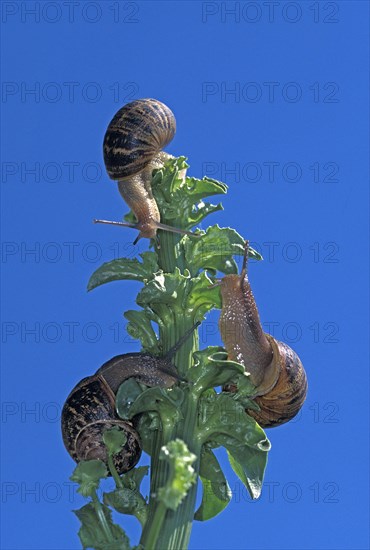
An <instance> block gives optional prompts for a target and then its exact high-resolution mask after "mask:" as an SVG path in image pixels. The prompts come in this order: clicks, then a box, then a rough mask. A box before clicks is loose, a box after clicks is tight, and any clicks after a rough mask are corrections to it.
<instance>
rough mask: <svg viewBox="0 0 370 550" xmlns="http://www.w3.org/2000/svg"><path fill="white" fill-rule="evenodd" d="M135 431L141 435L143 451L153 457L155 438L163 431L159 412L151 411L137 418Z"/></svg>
mask: <svg viewBox="0 0 370 550" xmlns="http://www.w3.org/2000/svg"><path fill="white" fill-rule="evenodd" d="M135 429H136V430H137V431H138V433H139V435H140V440H141V444H142V447H143V451H144V452H145V453H146V454H147V455H149V456H152V455H153V445H154V438H155V437H156V436H157V434H158V431H159V430H161V420H160V417H159V415H158V413H157V412H154V411H149V412H147V413H145V414H141V415H139V416H137V417H136V418H135Z"/></svg>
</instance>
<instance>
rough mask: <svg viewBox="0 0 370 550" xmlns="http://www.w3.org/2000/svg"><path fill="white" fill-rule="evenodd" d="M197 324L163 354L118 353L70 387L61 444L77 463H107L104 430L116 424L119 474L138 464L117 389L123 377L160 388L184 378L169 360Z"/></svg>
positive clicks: (131, 430)
mask: <svg viewBox="0 0 370 550" xmlns="http://www.w3.org/2000/svg"><path fill="white" fill-rule="evenodd" d="M199 324H200V323H197V324H196V325H194V327H192V328H191V329H190V330H189V331H188V332H186V333H185V335H184V336H183V337H182V338H181V339H180V340H179V341H178V342H177V344H176V345H175V346H173V347H172V348H171V349H170V351H169V352H168V353H167V354H166V355H165V356H164V357H157V356H155V355H151V354H149V353H126V354H123V355H117V356H115V357H113V358H112V359H110V360H109V361H107V362H106V363H104V364H103V365H102V366H101V367H100V368H99V369H98V370H97V371H96V373H95V374H94V375H93V376H88V377H87V378H84V379H83V380H81V381H80V382H79V383H78V384H77V385H76V386H75V387H74V388H73V390H72V391H71V393H70V394H69V396H68V397H67V400H66V402H65V404H64V407H63V410H62V415H61V422H62V436H63V442H64V445H65V447H66V449H67V451H68V453H69V454H70V455H71V457H72V458H73V459H74V460H75V461H76V462H79V461H80V460H92V459H100V460H102V461H104V462H106V461H107V458H108V457H107V451H106V448H105V445H104V442H103V433H104V431H105V430H108V429H111V428H113V427H114V426H118V427H119V428H121V429H122V430H123V431H124V432H125V435H126V437H127V442H126V444H125V445H124V447H123V448H122V450H121V452H120V453H118V454H116V455H115V456H114V457H113V461H114V465H115V467H116V469H117V471H118V473H119V474H122V473H124V472H127V471H129V470H131V468H133V467H134V466H135V465H136V464H137V462H138V461H139V459H140V455H141V442H140V438H139V435H138V433H137V432H136V430H135V429H134V427H133V426H132V424H131V423H130V422H127V421H124V420H122V419H120V418H119V416H118V415H117V413H116V410H115V397H116V394H117V391H118V389H119V387H120V385H121V384H122V383H123V382H124V381H125V380H128V379H129V378H132V377H134V378H135V379H137V380H138V381H139V382H142V383H143V384H145V385H147V386H151V387H153V386H161V387H163V388H170V387H172V386H173V385H174V384H175V383H176V382H178V381H179V380H183V379H182V378H181V377H180V376H179V375H178V374H177V371H176V368H175V367H174V365H173V364H172V362H171V359H172V358H173V356H174V355H175V353H176V352H177V350H178V349H179V348H180V347H181V346H182V344H183V343H184V342H185V340H186V339H187V338H188V337H189V336H190V334H191V333H192V332H193V331H194V330H195V328H197V327H198V326H199Z"/></svg>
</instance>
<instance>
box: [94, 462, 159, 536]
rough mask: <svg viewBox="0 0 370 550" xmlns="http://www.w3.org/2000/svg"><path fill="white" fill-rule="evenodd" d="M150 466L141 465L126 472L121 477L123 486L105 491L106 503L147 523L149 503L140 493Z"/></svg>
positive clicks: (142, 523) (142, 522)
mask: <svg viewBox="0 0 370 550" xmlns="http://www.w3.org/2000/svg"><path fill="white" fill-rule="evenodd" d="M148 470H149V467H148V466H139V467H138V468H134V469H132V470H130V471H129V472H127V473H126V474H124V475H123V476H122V477H121V480H122V484H123V486H124V487H123V488H122V489H116V490H115V491H112V492H110V493H104V497H103V499H104V503H105V504H107V505H109V506H111V507H112V508H114V509H115V510H116V511H117V512H119V513H121V514H130V515H133V516H135V517H136V518H137V519H138V520H139V521H140V523H141V525H144V524H145V521H146V517H147V504H146V501H145V498H144V497H143V496H142V494H141V493H140V484H141V482H142V480H143V478H144V476H146V475H147V474H148Z"/></svg>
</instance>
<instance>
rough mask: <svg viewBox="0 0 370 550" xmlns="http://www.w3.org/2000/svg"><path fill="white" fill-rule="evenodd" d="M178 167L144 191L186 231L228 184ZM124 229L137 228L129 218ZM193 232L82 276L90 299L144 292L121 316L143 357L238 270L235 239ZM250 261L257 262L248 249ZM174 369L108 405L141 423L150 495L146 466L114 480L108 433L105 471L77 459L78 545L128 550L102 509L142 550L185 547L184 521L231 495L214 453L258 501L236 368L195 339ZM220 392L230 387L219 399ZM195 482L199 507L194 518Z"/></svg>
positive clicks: (255, 445)
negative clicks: (135, 524) (174, 379)
mask: <svg viewBox="0 0 370 550" xmlns="http://www.w3.org/2000/svg"><path fill="white" fill-rule="evenodd" d="M187 168H188V165H187V164H186V161H185V158H183V157H180V158H171V159H170V160H168V161H167V162H166V163H165V165H164V167H163V168H161V169H158V170H155V171H154V173H153V179H152V189H153V194H154V198H155V200H156V202H157V205H158V208H159V211H160V214H161V220H162V221H163V223H164V224H167V225H171V226H174V227H176V228H180V229H183V230H186V231H189V230H190V229H191V228H192V227H194V226H196V225H198V224H200V223H201V222H202V221H203V220H204V218H205V217H206V216H207V215H208V214H211V213H214V212H217V211H219V210H221V209H222V206H221V204H217V205H212V204H208V203H206V202H204V201H203V199H205V198H206V197H209V196H212V195H217V194H224V193H226V191H227V187H226V185H225V184H223V183H220V182H218V181H216V180H213V179H210V178H206V177H205V178H203V179H202V180H198V179H195V178H190V177H187V176H186V175H185V172H186V169H187ZM126 221H128V222H129V223H134V221H135V220H134V217H133V214H132V213H130V214H129V215H127V216H126ZM199 235H200V236H199V237H198V238H194V237H191V236H187V235H185V236H182V235H179V234H177V233H172V232H165V231H159V232H158V236H157V237H158V238H157V240H153V241H152V242H153V245H154V250H153V251H148V252H144V253H143V254H141V261H139V260H138V259H127V258H120V259H116V260H113V261H111V262H108V263H105V264H103V265H102V266H101V267H100V268H99V269H98V270H97V271H95V273H94V274H93V275H92V277H91V278H90V281H89V283H88V289H89V290H92V289H94V288H96V287H98V286H100V285H103V284H106V283H108V282H110V281H116V280H126V279H127V280H136V281H141V282H142V283H143V287H142V289H141V290H140V292H139V294H138V296H137V299H136V302H137V304H138V306H139V307H140V309H138V310H131V311H126V312H125V314H124V315H125V317H126V319H127V320H128V321H129V323H128V328H127V330H128V332H129V333H130V334H131V336H133V337H134V338H136V339H138V340H140V342H141V344H142V349H143V351H144V352H146V353H151V354H153V355H159V354H161V355H165V354H166V353H167V352H168V351H169V349H170V348H171V347H172V346H173V345H174V344H175V343H176V342H177V341H179V340H180V338H181V337H182V336H183V335H184V334H185V333H186V332H187V331H189V330H190V329H191V328H192V327H193V326H194V325H195V323H197V322H202V321H203V320H204V318H205V315H206V314H207V313H208V312H209V311H210V310H211V309H213V308H221V305H222V304H221V296H220V290H219V288H218V287H217V286H215V285H214V282H215V281H214V277H215V276H216V274H217V272H221V273H223V274H226V275H229V274H234V273H235V274H236V273H237V272H238V269H237V264H236V262H235V260H234V256H235V255H243V254H244V249H245V244H244V238H243V237H242V236H241V235H239V234H238V233H237V232H236V231H234V230H233V229H230V228H220V227H219V226H218V225H214V226H211V227H208V228H207V229H206V230H205V231H200V232H199ZM248 254H249V257H251V258H254V259H256V260H260V259H261V257H260V256H259V254H258V253H257V252H256V251H254V250H253V249H251V248H250V249H249V251H248ZM154 326H156V327H157V328H158V332H159V338H157V335H156V332H155V330H154ZM173 363H174V364H175V365H176V367H177V370H178V373H179V375H180V377H181V379H182V380H181V381H180V382H179V383H178V384H176V385H175V386H173V387H171V388H169V389H164V388H162V387H151V388H147V387H146V386H144V385H142V384H139V383H137V382H135V381H134V380H133V379H130V380H127V381H125V382H124V383H123V384H122V385H121V386H120V388H119V390H118V392H117V396H116V408H117V411H118V414H119V416H120V417H121V418H122V419H124V420H130V419H133V418H136V420H137V419H138V420H137V422H136V424H137V425H136V429H137V430H138V432H139V434H140V438H141V442H142V446H143V449H144V451H145V452H146V453H148V454H149V455H150V457H151V466H150V494H149V498H148V499H147V498H145V497H144V496H143V495H142V494H141V493H140V484H141V481H142V479H143V477H144V476H145V475H146V474H147V473H148V471H147V470H148V469H147V468H146V467H140V466H139V467H136V468H134V469H133V470H131V471H129V472H128V473H126V474H123V475H121V476H120V475H119V474H118V472H117V471H116V469H115V466H114V462H113V460H112V456H114V454H115V453H117V452H118V451H119V450H120V449H121V447H122V446H123V445H124V444H125V436H124V434H122V432H120V431H118V430H117V429H115V428H112V429H110V430H108V431H106V432H105V434H104V443H105V445H106V447H107V452H108V457H109V458H108V461H107V465H105V464H104V463H103V462H101V461H99V460H90V461H82V462H80V463H79V464H78V466H77V467H76V469H75V471H74V473H73V475H72V477H71V479H72V480H73V481H76V482H77V483H79V485H80V488H79V492H80V493H81V494H82V495H83V496H85V497H88V498H90V499H91V501H90V502H89V503H88V504H86V505H85V506H84V507H83V508H81V509H80V510H78V511H76V512H75V513H76V514H77V516H78V518H79V519H80V521H81V524H82V525H81V528H80V531H79V536H80V539H81V542H82V545H83V547H84V548H90V547H91V548H95V549H103V548H104V549H126V548H131V546H130V543H129V540H128V537H127V535H126V534H125V532H124V531H123V529H122V528H121V527H120V526H118V525H116V524H114V523H113V522H112V516H111V509H114V510H116V511H117V512H119V513H122V514H132V515H134V516H135V517H136V518H137V519H138V520H139V522H140V524H141V526H142V536H141V540H140V545H139V548H141V547H142V548H145V549H147V550H149V549H150V550H151V549H154V548H163V549H176V550H178V549H180V548H181V549H184V548H187V546H188V542H189V538H190V533H191V526H192V522H193V519H194V518H195V519H196V520H198V521H206V520H208V519H210V518H213V517H214V516H216V515H217V514H219V513H220V512H222V510H223V509H224V508H225V507H226V506H227V504H228V503H229V501H230V498H231V491H230V488H229V485H228V482H227V480H226V478H225V475H224V473H223V471H222V468H221V466H220V464H219V462H218V460H217V458H216V456H215V454H214V452H213V450H214V449H215V448H217V447H224V448H225V449H226V450H227V454H228V457H229V461H230V464H231V466H232V468H233V470H234V472H235V473H236V475H237V476H238V477H239V478H240V480H241V481H242V482H243V484H244V485H245V486H246V488H247V489H248V491H249V493H250V495H251V497H252V498H257V497H258V496H259V494H260V492H261V488H262V482H263V475H264V470H265V466H266V462H267V454H268V451H269V448H270V443H269V441H268V439H267V438H266V435H265V433H264V431H263V430H262V428H261V427H260V426H259V425H258V424H257V423H256V421H255V420H254V419H253V418H252V417H251V416H249V415H248V414H247V413H246V412H245V409H246V408H248V409H253V408H254V409H258V406H257V405H255V403H254V402H253V400H252V399H251V397H252V396H253V393H254V389H255V387H254V386H253V384H251V382H250V381H249V377H248V376H247V375H246V373H245V371H244V367H243V366H242V365H241V364H239V363H237V362H234V361H230V360H228V359H227V353H226V352H225V350H224V349H223V348H222V347H217V346H209V347H207V348H205V349H202V350H199V346H198V334H197V331H194V332H193V334H192V336H191V337H190V338H189V339H188V340H186V341H185V343H184V344H183V345H182V346H181V347H180V348H179V349H178V350H177V352H176V355H175V357H174V360H173ZM225 384H233V385H234V386H235V387H237V388H238V390H237V391H236V392H235V393H232V392H225V391H217V390H216V388H218V387H219V386H224V385H225ZM128 403H129V404H130V405H128ZM108 470H109V472H110V474H111V475H112V476H113V479H114V481H115V485H116V488H115V490H114V491H111V492H108V493H104V494H103V502H101V501H100V500H99V498H98V496H97V492H96V490H97V488H98V486H99V483H100V482H101V480H102V479H104V478H105V477H107V475H108ZM199 480H200V481H201V484H202V488H203V498H202V502H201V505H200V507H199V509H198V510H196V511H195V499H196V492H197V486H198V481H199Z"/></svg>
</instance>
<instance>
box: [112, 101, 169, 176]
mask: <svg viewBox="0 0 370 550" xmlns="http://www.w3.org/2000/svg"><path fill="white" fill-rule="evenodd" d="M175 132H176V120H175V116H174V114H173V112H172V111H171V109H169V108H168V107H167V105H165V104H164V103H161V102H160V101H157V100H156V99H137V100H135V101H132V102H131V103H128V104H127V105H125V106H124V107H122V109H120V110H119V111H117V113H116V114H115V115H114V117H113V118H112V120H111V122H110V123H109V125H108V128H107V131H106V133H105V136H104V142H103V153H104V162H105V167H106V169H107V172H108V175H109V177H110V178H111V179H114V180H122V179H125V178H128V177H130V176H132V175H134V174H138V173H139V172H141V171H142V170H143V169H144V168H145V167H146V166H147V165H148V163H149V162H151V161H152V160H153V159H154V158H155V157H156V156H157V155H158V153H159V152H160V151H161V150H162V149H164V148H165V147H166V146H167V145H168V144H169V143H170V141H172V139H173V137H174V135H175Z"/></svg>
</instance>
